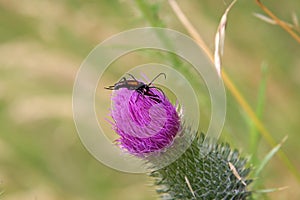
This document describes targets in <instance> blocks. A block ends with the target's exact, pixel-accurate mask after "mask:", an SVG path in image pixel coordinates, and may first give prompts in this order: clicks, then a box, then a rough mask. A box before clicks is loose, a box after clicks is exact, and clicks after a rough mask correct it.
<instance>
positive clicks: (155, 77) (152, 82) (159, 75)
mask: <svg viewBox="0 0 300 200" xmlns="http://www.w3.org/2000/svg"><path fill="white" fill-rule="evenodd" d="M161 75H164V77H165V79H166V78H167V75H166V74H165V73H163V72H162V73H159V74H158V75H156V76H155V77H154V78H153V79H152V81H151V82H150V83H149V84H148V86H150V85H151V84H152V83H153V81H155V80H156V79H157V78H158V77H160V76H161Z"/></svg>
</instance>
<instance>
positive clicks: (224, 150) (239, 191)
mask: <svg viewBox="0 0 300 200" xmlns="http://www.w3.org/2000/svg"><path fill="white" fill-rule="evenodd" d="M203 141H204V135H203V134H201V135H200V136H199V137H196V139H195V140H194V141H193V142H192V144H191V146H190V147H189V148H188V149H187V150H186V152H185V153H184V154H183V155H182V156H181V157H180V158H178V159H177V160H176V161H174V162H173V163H172V164H170V165H169V166H166V167H164V168H162V169H159V170H156V171H153V172H152V173H151V174H150V175H151V176H152V177H154V178H155V185H157V186H158V187H157V192H158V193H159V194H160V196H161V198H162V199H182V200H185V199H205V200H210V199H216V200H219V199H226V200H227V199H246V198H247V197H249V196H250V195H251V192H250V191H248V190H247V186H248V184H250V183H251V180H246V176H247V175H248V174H249V172H250V168H246V167H245V164H246V159H244V158H240V157H239V153H238V151H237V150H233V151H232V150H231V149H230V146H229V144H210V145H207V143H206V142H205V143H203ZM201 149H206V153H204V152H203V151H202V150H201ZM229 163H231V164H232V166H234V167H230V164H229Z"/></svg>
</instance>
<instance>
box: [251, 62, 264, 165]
mask: <svg viewBox="0 0 300 200" xmlns="http://www.w3.org/2000/svg"><path fill="white" fill-rule="evenodd" d="M261 73H262V78H261V81H260V84H259V89H258V97H257V106H256V112H255V113H256V116H257V118H258V119H259V120H261V119H262V115H263V111H264V107H265V99H266V88H267V74H268V66H267V64H266V63H263V64H262V66H261ZM248 121H249V125H250V144H249V146H250V152H251V154H252V159H251V160H252V161H253V164H254V165H255V163H256V161H257V156H256V153H257V147H258V142H259V139H260V137H259V136H260V134H259V131H258V130H257V128H256V126H255V124H254V123H253V122H252V121H251V120H248Z"/></svg>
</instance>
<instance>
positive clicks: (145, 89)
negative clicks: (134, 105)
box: [104, 73, 167, 103]
mask: <svg viewBox="0 0 300 200" xmlns="http://www.w3.org/2000/svg"><path fill="white" fill-rule="evenodd" d="M128 75H129V76H130V77H131V78H132V79H131V80H127V79H126V78H125V77H123V78H122V79H121V80H120V81H119V82H117V83H115V84H114V85H111V86H108V87H104V89H107V90H118V89H120V88H127V89H128V90H135V91H136V92H138V93H139V96H140V95H145V96H149V97H150V98H151V99H153V100H154V101H156V102H157V103H160V102H161V100H160V99H159V96H158V95H156V94H154V93H153V92H151V90H150V88H155V89H158V90H159V91H161V92H162V94H163V95H164V98H165V93H164V92H163V91H162V89H160V88H158V87H155V86H151V85H152V83H153V82H154V81H155V80H156V79H157V78H158V77H160V76H162V75H163V76H164V77H165V79H166V78H167V76H166V74H165V73H159V74H158V75H156V76H155V77H154V78H153V79H152V81H151V82H150V83H148V84H145V83H144V82H142V81H138V80H137V79H136V78H135V77H134V76H133V75H132V74H128ZM139 96H138V97H139ZM137 99H138V98H137ZM137 99H136V101H137Z"/></svg>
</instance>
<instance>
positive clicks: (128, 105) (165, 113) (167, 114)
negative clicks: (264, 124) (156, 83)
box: [111, 88, 180, 157]
mask: <svg viewBox="0 0 300 200" xmlns="http://www.w3.org/2000/svg"><path fill="white" fill-rule="evenodd" d="M149 94H151V95H148V94H147V95H146V94H141V93H139V92H137V91H135V90H128V89H126V88H121V89H119V90H116V91H115V92H114V94H113V97H112V102H113V108H112V111H111V116H112V118H113V120H114V125H113V129H114V130H115V131H116V133H117V134H118V135H119V136H120V138H119V139H117V143H118V144H119V145H120V147H121V148H122V149H124V150H125V151H127V152H129V153H130V154H133V155H136V156H139V157H144V156H147V154H149V153H153V152H159V151H163V150H164V149H166V148H167V147H169V146H170V145H172V143H173V141H174V138H175V137H176V135H177V134H178V132H179V131H180V117H179V115H178V113H177V112H176V108H175V106H173V105H172V104H171V102H170V101H169V100H168V98H167V97H165V95H164V94H163V93H162V92H161V91H159V90H158V89H156V88H149Z"/></svg>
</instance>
